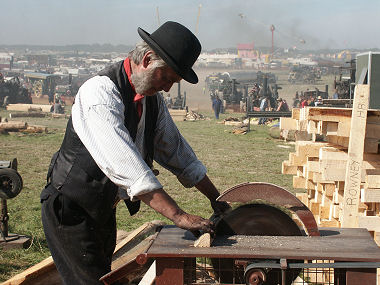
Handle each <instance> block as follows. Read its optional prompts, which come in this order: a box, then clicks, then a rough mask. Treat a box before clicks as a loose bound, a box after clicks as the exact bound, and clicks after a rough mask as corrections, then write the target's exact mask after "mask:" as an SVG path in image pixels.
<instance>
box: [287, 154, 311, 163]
mask: <svg viewBox="0 0 380 285" xmlns="http://www.w3.org/2000/svg"><path fill="white" fill-rule="evenodd" d="M306 161H307V157H305V156H302V155H297V154H296V153H295V152H290V153H289V164H290V165H295V166H302V165H304V164H305V163H306Z"/></svg>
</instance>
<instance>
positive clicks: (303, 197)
mask: <svg viewBox="0 0 380 285" xmlns="http://www.w3.org/2000/svg"><path fill="white" fill-rule="evenodd" d="M296 197H297V198H298V200H300V201H301V202H302V203H304V204H305V205H306V206H307V205H308V203H309V198H308V194H307V193H300V192H298V193H296Z"/></svg>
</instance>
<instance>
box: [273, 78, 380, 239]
mask: <svg viewBox="0 0 380 285" xmlns="http://www.w3.org/2000/svg"><path fill="white" fill-rule="evenodd" d="M368 98H369V88H368V85H357V87H356V90H355V100H354V104H353V108H328V107H325V108H323V107H321V108H319V107H306V108H303V109H293V113H292V118H281V121H280V128H281V130H282V132H283V133H286V132H287V131H295V132H296V134H295V136H296V142H295V152H294V153H290V154H289V159H288V160H286V161H284V162H283V163H282V173H283V174H292V175H293V187H294V188H301V189H306V190H307V192H306V193H297V197H298V198H299V199H300V200H301V201H302V202H303V203H304V204H305V205H307V206H308V207H309V209H310V210H311V211H312V212H313V214H314V216H315V218H316V221H317V223H318V225H319V226H321V227H322V226H323V227H325V226H331V227H361V228H367V229H368V230H369V231H370V232H371V234H372V235H373V236H374V238H375V241H376V242H378V244H380V243H379V241H380V154H379V141H380V110H368Z"/></svg>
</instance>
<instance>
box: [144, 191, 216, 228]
mask: <svg viewBox="0 0 380 285" xmlns="http://www.w3.org/2000/svg"><path fill="white" fill-rule="evenodd" d="M137 198H139V199H140V200H141V201H143V202H144V203H145V204H147V205H148V206H149V207H151V208H153V209H154V210H156V211H157V212H158V213H160V214H162V215H163V216H165V217H166V218H168V219H170V220H171V221H172V222H174V223H175V224H176V225H177V226H178V227H180V228H183V229H187V230H190V231H199V230H202V231H205V232H213V225H212V223H211V222H210V221H209V220H206V219H204V218H202V217H200V216H196V215H192V214H188V213H186V212H185V211H183V210H182V209H181V208H180V207H179V206H178V205H177V203H176V202H175V201H174V200H173V199H172V198H171V197H170V196H169V195H168V194H167V193H166V192H165V191H164V190H163V189H157V190H154V191H152V192H149V193H146V194H142V195H139V196H137Z"/></svg>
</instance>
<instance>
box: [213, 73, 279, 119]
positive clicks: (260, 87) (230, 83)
mask: <svg viewBox="0 0 380 285" xmlns="http://www.w3.org/2000/svg"><path fill="white" fill-rule="evenodd" d="M255 88H256V89H255ZM206 89H207V90H208V93H209V94H210V97H211V99H213V98H214V97H215V96H219V98H220V99H221V100H223V102H224V109H232V110H233V111H235V112H240V111H244V109H245V102H246V101H247V100H248V98H249V97H251V96H252V95H257V96H261V97H262V96H270V97H271V98H272V99H271V101H273V102H275V100H276V99H277V97H278V90H279V89H281V87H279V86H278V85H277V84H276V76H275V75H274V74H273V73H270V72H269V73H264V72H261V71H258V72H252V71H232V72H224V73H218V74H216V75H209V76H207V77H206ZM253 89H255V90H256V92H257V94H252V92H251V91H252V90H253ZM250 100H251V101H252V98H251V99H250Z"/></svg>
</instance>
